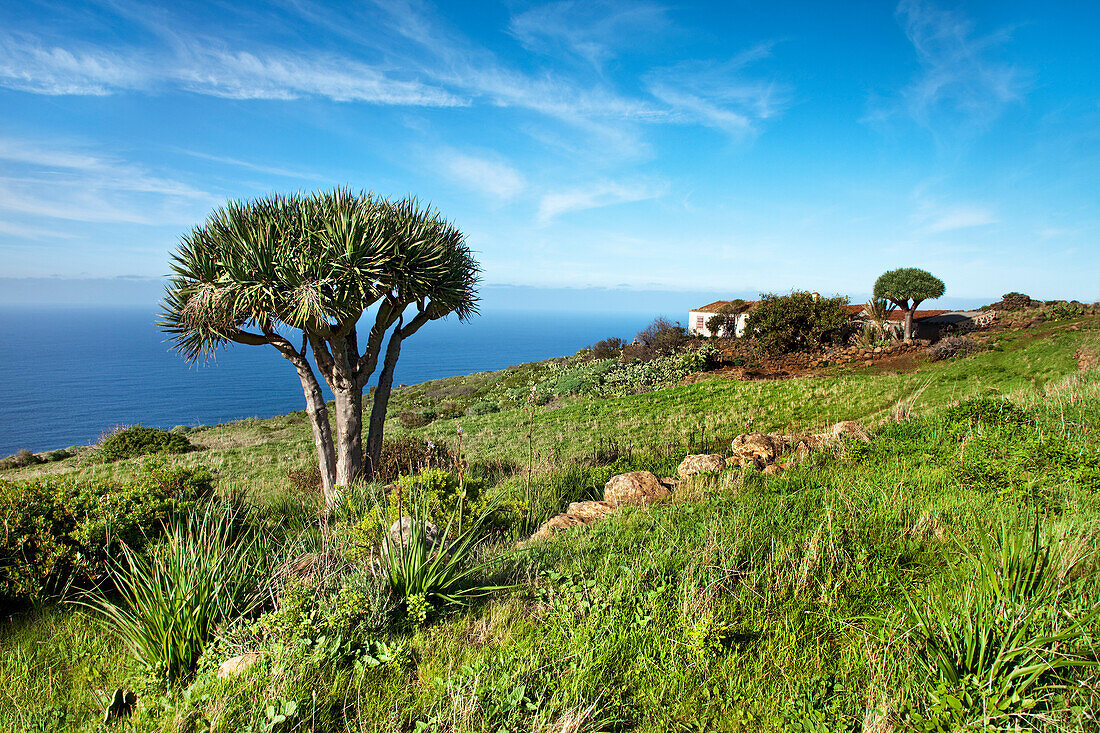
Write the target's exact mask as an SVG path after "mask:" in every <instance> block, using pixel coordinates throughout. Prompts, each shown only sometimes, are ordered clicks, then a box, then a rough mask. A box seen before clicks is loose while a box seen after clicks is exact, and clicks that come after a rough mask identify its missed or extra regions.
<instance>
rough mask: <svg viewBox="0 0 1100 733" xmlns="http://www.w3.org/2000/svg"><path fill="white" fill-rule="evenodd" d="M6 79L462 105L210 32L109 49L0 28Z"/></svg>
mask: <svg viewBox="0 0 1100 733" xmlns="http://www.w3.org/2000/svg"><path fill="white" fill-rule="evenodd" d="M0 86H5V87H8V88H10V89H16V90H20V91H26V92H33V93H37V94H48V95H96V96H102V95H108V94H115V93H118V92H125V91H138V90H141V91H160V90H165V89H181V90H185V91H189V92H193V93H196V94H203V95H209V96H215V97H224V98H229V99H282V100H290V99H303V98H309V97H320V98H328V99H331V100H333V101H337V102H362V103H366V104H381V105H403V106H423V107H454V106H461V105H464V104H466V101H465V100H463V99H461V98H460V97H458V96H456V95H455V94H452V93H451V92H448V91H445V90H443V89H441V88H439V87H435V86H431V85H428V84H425V83H422V82H420V81H418V80H416V79H402V78H395V77H394V76H392V75H391V74H388V73H387V71H386V70H385V69H382V68H379V67H375V66H371V65H368V64H364V63H362V62H360V61H358V60H356V59H353V58H347V57H342V56H336V55H331V54H316V53H299V54H293V53H288V52H283V51H272V50H255V49H254V50H247V51H246V50H234V49H229V48H225V47H224V45H223V44H219V43H218V42H216V41H214V40H212V39H208V38H197V37H194V38H187V39H184V40H183V41H181V42H179V43H176V44H174V46H173V48H172V49H163V50H161V51H160V52H156V53H155V52H152V51H137V50H127V51H121V52H120V51H106V50H102V49H98V48H76V47H74V48H63V47H59V46H49V45H47V44H45V43H43V42H42V41H41V40H39V39H37V38H34V37H31V36H25V35H23V36H18V37H16V36H12V35H9V34H5V35H0Z"/></svg>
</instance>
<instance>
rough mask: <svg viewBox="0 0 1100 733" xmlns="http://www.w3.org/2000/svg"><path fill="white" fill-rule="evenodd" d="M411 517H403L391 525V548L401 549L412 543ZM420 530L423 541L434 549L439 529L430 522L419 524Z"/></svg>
mask: <svg viewBox="0 0 1100 733" xmlns="http://www.w3.org/2000/svg"><path fill="white" fill-rule="evenodd" d="M414 521H415V520H413V518H412V517H409V516H405V517H401V518H400V519H398V520H397V521H396V522H394V523H393V525H391V526H390V531H389V535H390V543H391V544H392V546H393V547H400V548H402V549H404V548H406V547H408V546H409V543H410V542H412V537H413V533H414V532H415V528H414V527H413V522H414ZM420 525H421V527H420V528H421V529H422V530H423V532H424V539H425V540H427V542H428V546H429V547H434V546H435V543H436V542H437V541H439V527H436V526H435V525H434V524H432V523H431V522H421V523H420Z"/></svg>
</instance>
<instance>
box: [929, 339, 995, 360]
mask: <svg viewBox="0 0 1100 733" xmlns="http://www.w3.org/2000/svg"><path fill="white" fill-rule="evenodd" d="M984 350H985V347H984V346H982V345H981V344H979V343H978V342H977V341H975V340H974V339H968V338H966V337H965V336H945V337H944V338H942V339H940V340H939V341H937V342H936V343H935V344H933V345H932V346H930V347H928V358H929V359H931V360H932V361H942V360H944V359H953V358H955V357H958V356H970V355H971V354H976V353H978V352H979V351H984Z"/></svg>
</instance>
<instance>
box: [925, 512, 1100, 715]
mask: <svg viewBox="0 0 1100 733" xmlns="http://www.w3.org/2000/svg"><path fill="white" fill-rule="evenodd" d="M1084 558H1085V553H1081V552H1073V551H1072V550H1070V551H1066V550H1065V549H1064V548H1062V547H1060V546H1059V545H1058V544H1057V543H1055V542H1053V541H1052V540H1051V539H1050V538H1049V537H1047V538H1044V536H1043V535H1042V533H1041V532H1040V529H1039V524H1038V522H1037V521H1036V523H1035V526H1034V528H1033V530H1032V531H1031V532H1030V533H1020V532H1018V531H1017V532H1014V531H1012V530H1009V529H1006V528H1004V527H1003V526H1002V528H1001V530H1000V531H999V532H998V533H997V537H996V538H995V539H990V538H988V537H986V538H983V540H982V543H981V547H980V549H979V550H978V551H976V552H971V553H968V554H967V556H966V561H965V562H964V563H963V566H962V574H961V575H960V576H959V577H958V578H957V579H956V582H955V583H954V584H952V586H951V587H944V588H942V589H941V591H942V592H938V593H936V594H935V595H934V597H933V598H931V599H930V600H929V602H928V604H927V605H926V606H925V607H921V605H920V604H918V603H916V602H914V601H913V599H912V598H910V599H909V613H910V621H911V623H912V626H913V635H914V637H915V639H916V640H917V642H918V647H919V651H918V654H917V655H916V657H915V661H916V666H917V670H918V671H919V673H921V675H922V676H923V678H924V679H925V680H927V684H928V685H929V688H930V689H926V690H925V692H926V694H927V702H928V705H927V711H926V713H925V715H916V716H915V717H917V718H918V721H919V724H918V725H917V728H918V729H919V730H929V731H938V730H954V729H955V728H956V727H968V726H972V725H980V726H996V727H998V728H999V727H1003V726H1010V725H1025V726H1026V725H1027V724H1028V721H1031V722H1032V723H1034V722H1035V721H1036V720H1040V719H1042V718H1044V717H1045V716H1047V715H1050V714H1052V713H1055V712H1058V710H1057V708H1058V707H1059V706H1060V705H1062V704H1064V695H1065V694H1066V693H1067V692H1070V691H1071V689H1072V684H1071V683H1069V682H1068V680H1067V678H1066V677H1065V676H1064V675H1063V673H1064V672H1065V671H1067V670H1068V669H1070V668H1074V667H1077V668H1081V667H1091V668H1096V667H1097V666H1098V664H1100V662H1098V659H1097V656H1096V649H1095V648H1090V644H1089V643H1088V642H1089V638H1090V625H1091V624H1092V623H1093V622H1094V621H1095V619H1096V618H1097V616H1098V614H1100V603H1097V602H1096V599H1095V597H1093V594H1091V593H1088V592H1082V591H1084V588H1083V585H1084V584H1083V583H1082V582H1081V580H1082V579H1083V576H1082V575H1080V574H1079V573H1078V567H1077V565H1078V564H1079V563H1080V562H1081V561H1082V560H1083V559H1084ZM983 729H984V728H983Z"/></svg>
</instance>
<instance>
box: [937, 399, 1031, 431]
mask: <svg viewBox="0 0 1100 733" xmlns="http://www.w3.org/2000/svg"><path fill="white" fill-rule="evenodd" d="M943 416H944V419H945V420H946V421H947V422H949V423H969V424H971V425H975V426H976V425H1017V426H1020V425H1026V424H1028V422H1030V417H1029V416H1028V414H1027V412H1025V411H1024V410H1022V409H1020V408H1019V407H1017V405H1016V403H1014V402H1010V401H1009V400H1006V399H1004V398H1003V397H971V398H969V399H965V400H963V401H962V402H960V403H958V404H956V405H952V406H951V407H949V408H947V409H946V410H945V411H944V413H943Z"/></svg>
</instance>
